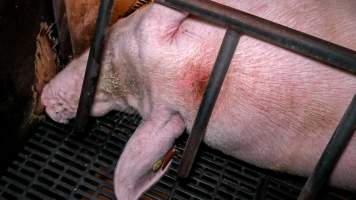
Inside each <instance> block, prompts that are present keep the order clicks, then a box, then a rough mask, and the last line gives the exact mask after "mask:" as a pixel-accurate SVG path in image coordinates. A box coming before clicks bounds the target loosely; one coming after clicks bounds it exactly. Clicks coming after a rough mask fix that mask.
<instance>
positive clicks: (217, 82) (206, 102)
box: [178, 29, 240, 178]
mask: <svg viewBox="0 0 356 200" xmlns="http://www.w3.org/2000/svg"><path fill="white" fill-rule="evenodd" d="M239 39H240V33H238V32H236V31H234V30H231V29H228V30H227V31H226V34H225V37H224V40H223V42H222V44H221V48H220V51H219V54H218V56H217V58H216V61H215V65H214V67H213V70H212V72H211V74H210V78H209V81H208V86H207V87H206V90H205V93H204V95H203V99H202V102H201V104H200V107H199V110H198V114H197V117H196V118H195V122H194V125H193V128H192V131H191V133H190V136H189V138H188V141H187V144H186V147H185V150H184V153H183V158H182V161H181V163H180V165H179V168H178V176H179V177H183V178H186V177H188V176H189V172H190V169H191V168H192V165H193V161H194V159H195V157H196V155H197V153H198V149H199V147H200V144H201V142H202V140H203V138H204V136H205V131H206V128H207V126H208V123H209V119H210V116H211V113H212V112H213V108H214V105H215V102H216V100H217V98H218V96H219V92H220V89H221V87H222V85H223V82H224V79H225V75H226V73H227V71H228V69H229V66H230V63H231V60H232V58H233V56H234V52H235V49H236V46H237V44H238V41H239Z"/></svg>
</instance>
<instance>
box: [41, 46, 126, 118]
mask: <svg viewBox="0 0 356 200" xmlns="http://www.w3.org/2000/svg"><path fill="white" fill-rule="evenodd" d="M87 58H88V51H87V52H86V53H84V54H83V55H82V56H80V57H79V58H77V59H74V60H73V61H72V62H71V63H70V64H68V66H66V67H65V68H64V69H63V70H62V71H61V72H60V73H59V74H58V75H57V76H56V77H55V78H54V79H52V80H51V81H50V82H49V83H48V84H47V85H46V86H45V87H44V89H43V92H42V94H41V103H42V104H43V106H45V111H46V113H47V114H48V115H49V117H50V118H52V119H53V120H54V121H57V122H59V123H67V122H68V120H69V119H72V118H74V117H75V115H76V112H77V108H78V104H79V97H80V93H81V85H82V83H83V79H84V70H85V67H86V61H87ZM105 59H106V60H109V57H108V56H106V57H105ZM104 63H105V62H104ZM105 73H106V72H105ZM99 81H100V80H99ZM102 82H105V81H102ZM106 85H107V84H106ZM109 93H110V91H106V92H103V91H102V90H101V89H100V88H99V90H98V91H97V92H96V96H95V99H94V103H93V107H92V110H91V115H93V116H102V115H104V114H106V113H108V112H109V111H110V110H115V109H117V107H118V106H117V105H118V103H119V101H118V100H117V99H116V100H114V99H113V98H112V96H111V95H110V94H109ZM121 107H123V106H122V105H121Z"/></svg>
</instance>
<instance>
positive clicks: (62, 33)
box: [52, 0, 73, 64]
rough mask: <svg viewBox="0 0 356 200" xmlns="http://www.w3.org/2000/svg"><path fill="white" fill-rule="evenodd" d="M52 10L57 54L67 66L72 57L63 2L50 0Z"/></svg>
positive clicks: (61, 0)
mask: <svg viewBox="0 0 356 200" xmlns="http://www.w3.org/2000/svg"><path fill="white" fill-rule="evenodd" d="M52 8H53V13H54V19H55V23H56V29H57V37H58V40H59V41H58V45H59V52H58V56H59V58H60V60H61V61H62V63H64V64H67V63H68V62H69V60H70V57H71V56H72V55H73V47H72V42H71V35H70V32H69V27H68V17H67V10H66V5H65V1H64V0H52Z"/></svg>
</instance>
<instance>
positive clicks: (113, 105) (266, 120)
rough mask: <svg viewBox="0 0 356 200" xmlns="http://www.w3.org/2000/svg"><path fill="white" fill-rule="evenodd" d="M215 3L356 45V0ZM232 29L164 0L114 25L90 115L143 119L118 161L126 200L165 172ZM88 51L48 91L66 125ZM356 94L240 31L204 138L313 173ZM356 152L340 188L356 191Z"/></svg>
mask: <svg viewBox="0 0 356 200" xmlns="http://www.w3.org/2000/svg"><path fill="white" fill-rule="evenodd" d="M216 2H218V3H221V4H225V5H228V6H232V7H234V8H237V9H240V10H243V11H245V12H248V13H251V14H255V15H257V16H260V17H263V18H266V19H268V20H271V21H274V22H277V23H280V24H283V25H286V26H289V27H291V28H294V29H297V30H300V31H303V32H307V33H309V34H311V35H314V36H317V37H320V38H323V39H325V40H328V41H331V42H334V43H337V44H339V45H343V46H345V47H348V48H350V49H356V40H355V34H356V24H355V23H354V22H355V21H356V13H355V8H356V1H348V0H340V1H337V2H336V1H333V0H324V1H307V0H289V1H283V0H276V1H273V2H272V1H271V2H268V3H267V2H266V1H263V0H252V1H228V0H216ZM225 32H226V29H225V28H223V27H219V26H216V25H213V24H210V23H207V22H205V21H204V20H201V19H198V18H196V17H194V16H191V15H190V14H188V13H184V12H179V11H176V10H173V9H170V8H167V7H164V6H162V5H158V4H151V5H149V6H146V7H144V8H142V9H140V10H138V11H136V12H135V13H134V14H132V15H130V16H129V17H127V18H124V19H122V20H119V21H118V22H117V23H116V24H114V25H113V26H112V27H111V28H110V30H109V31H108V33H107V37H106V47H105V50H104V56H103V62H102V70H101V75H100V81H99V84H98V86H97V92H96V96H95V101H94V105H93V108H92V111H91V114H92V115H93V116H102V115H104V114H105V113H107V112H108V111H110V110H118V111H124V112H138V113H139V114H140V115H141V116H142V122H141V124H140V125H139V127H138V128H137V130H136V131H135V133H134V134H133V135H132V137H131V138H130V140H129V141H128V143H127V144H126V146H125V149H124V151H123V153H122V154H121V156H120V158H119V161H118V164H117V167H116V171H115V177H114V184H115V193H116V197H117V198H118V199H120V200H125V199H137V198H139V197H140V195H141V194H142V193H143V192H145V191H146V190H147V189H149V188H150V186H152V184H154V183H155V182H156V181H157V180H159V178H160V177H162V176H163V175H164V173H165V172H166V170H167V169H168V167H165V168H162V169H160V170H153V169H152V168H153V166H154V165H155V163H156V161H159V160H162V159H163V160H164V157H165V156H164V155H165V154H166V153H167V152H170V151H171V149H172V146H173V144H174V141H175V139H176V138H177V137H179V136H180V135H181V134H182V132H183V131H184V130H185V129H186V130H187V132H188V133H189V132H190V130H191V128H192V126H193V123H194V119H195V117H196V114H197V110H198V107H199V105H200V102H201V99H202V96H203V93H204V90H205V87H206V85H207V81H208V78H209V75H210V72H211V69H212V66H213V64H214V62H215V58H216V55H217V53H218V50H219V47H220V44H221V42H222V39H223V36H224V34H225ZM87 58H88V51H87V52H86V53H84V54H83V55H82V56H81V57H79V58H77V59H74V60H73V61H72V62H71V63H70V64H69V65H68V66H67V67H66V68H65V69H64V70H63V71H62V72H60V73H59V74H58V75H57V76H56V77H55V78H54V79H53V80H51V81H50V83H49V84H48V85H46V87H45V88H44V91H43V94H42V103H43V105H44V106H45V108H46V112H47V113H48V115H49V116H50V117H51V118H52V119H54V120H55V121H57V122H61V123H66V122H68V119H70V118H73V117H74V116H75V114H76V109H77V105H78V100H79V95H80V89H81V84H82V81H83V76H84V71H85V65H86V60H87ZM355 92H356V78H355V77H354V76H353V75H350V74H347V73H345V72H343V71H340V70H337V69H334V68H332V67H329V66H326V65H324V64H321V63H319V62H316V61H313V60H310V59H307V58H305V57H303V56H300V55H297V54H294V53H292V52H289V51H287V50H284V49H281V48H278V47H276V46H273V45H271V44H268V43H265V42H262V41H259V40H256V39H254V38H251V37H248V36H243V37H241V39H240V42H239V45H238V47H237V50H236V52H235V54H234V57H233V59H232V63H231V66H230V68H229V71H228V73H227V76H226V78H225V81H224V84H223V86H222V89H221V93H220V95H219V97H218V100H217V103H216V105H215V108H214V110H213V114H212V117H211V120H210V123H209V125H208V127H207V131H206V135H205V137H204V142H205V143H206V144H207V145H209V146H211V147H213V148H215V149H218V150H220V151H222V152H223V153H225V154H228V155H231V156H233V157H235V158H238V159H241V160H244V161H246V162H248V163H251V164H253V165H256V166H259V167H263V168H266V169H271V170H276V171H281V172H286V173H290V174H296V175H300V176H308V175H310V174H311V173H312V171H313V168H314V167H315V165H316V163H317V161H318V159H319V157H320V155H321V153H322V151H323V150H324V148H325V146H326V144H327V143H328V141H329V139H330V138H331V135H332V133H333V132H334V130H335V128H336V127H337V124H338V122H339V120H340V119H341V118H342V116H343V113H344V111H345V110H346V107H347V106H348V104H349V103H350V101H351V99H352V96H353V95H354V94H355ZM355 160H356V139H355V138H352V139H351V141H350V143H349V145H348V147H347V148H346V151H345V153H344V154H343V155H342V157H341V159H340V161H339V162H338V164H337V166H336V168H335V170H334V171H333V173H332V176H331V180H330V183H331V185H334V186H337V187H340V188H344V189H349V190H352V189H355V188H356V162H355ZM164 161H165V162H168V165H169V164H170V160H169V159H168V160H164Z"/></svg>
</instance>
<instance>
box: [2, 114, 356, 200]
mask: <svg viewBox="0 0 356 200" xmlns="http://www.w3.org/2000/svg"><path fill="white" fill-rule="evenodd" d="M92 120H93V123H91V125H90V126H91V127H90V134H89V136H88V137H87V138H82V137H78V136H75V135H73V134H71V133H70V130H71V126H70V125H61V124H57V123H55V122H53V121H51V120H46V121H44V122H43V123H41V124H40V125H39V126H38V128H36V129H35V130H34V134H33V136H32V137H31V138H30V140H29V141H28V143H27V144H26V146H25V147H24V149H23V150H22V151H21V152H20V153H19V154H18V156H17V158H16V159H15V160H14V161H13V162H12V164H11V165H10V166H9V167H8V169H7V170H6V172H5V173H4V174H3V175H2V176H1V178H0V199H9V200H12V199H30V200H37V199H58V200H61V199H63V200H66V199H80V200H83V199H84V200H89V199H100V200H106V199H108V200H109V199H114V194H113V185H112V176H113V173H114V168H115V165H116V162H117V159H118V157H119V155H120V154H121V152H122V150H123V148H124V145H125V143H126V142H127V140H128V139H129V137H130V135H131V134H132V133H133V131H134V130H135V128H136V127H137V125H138V124H139V122H140V118H139V116H137V115H128V114H124V113H118V112H112V113H110V114H108V115H106V116H105V117H102V118H96V119H92ZM186 139H187V135H186V134H184V135H183V136H182V137H181V138H180V139H179V140H178V141H177V150H178V156H176V157H175V159H174V161H173V163H172V166H171V168H170V169H169V171H168V173H167V174H166V176H164V177H163V178H162V179H161V181H160V182H158V183H157V184H156V185H155V186H154V187H153V188H152V189H151V190H150V191H148V192H147V193H146V194H145V195H144V197H142V199H156V200H162V199H172V200H183V199H184V200H185V199H189V200H198V199H211V200H218V199H219V200H220V199H222V200H224V199H226V200H256V199H267V200H288V199H296V198H297V195H298V193H299V192H300V189H301V187H302V186H303V183H304V181H305V179H304V178H300V177H294V176H289V175H285V174H277V173H274V172H271V171H267V170H263V169H259V168H256V167H254V166H251V165H249V164H246V163H244V162H242V161H239V160H236V159H234V158H231V157H229V156H226V155H224V154H222V153H220V152H218V151H216V150H213V149H210V148H209V147H206V146H204V145H203V147H202V151H201V153H200V154H199V156H198V159H197V161H196V164H195V165H194V167H193V170H192V173H191V176H190V178H189V179H187V180H184V181H179V182H177V181H176V180H177V176H176V169H177V167H178V161H179V160H180V159H181V155H182V152H183V148H184V143H185V141H186ZM355 197H356V196H355V194H352V193H349V192H345V191H341V190H336V189H332V190H330V191H328V192H326V195H325V197H324V199H330V200H331V199H332V200H344V199H355Z"/></svg>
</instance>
